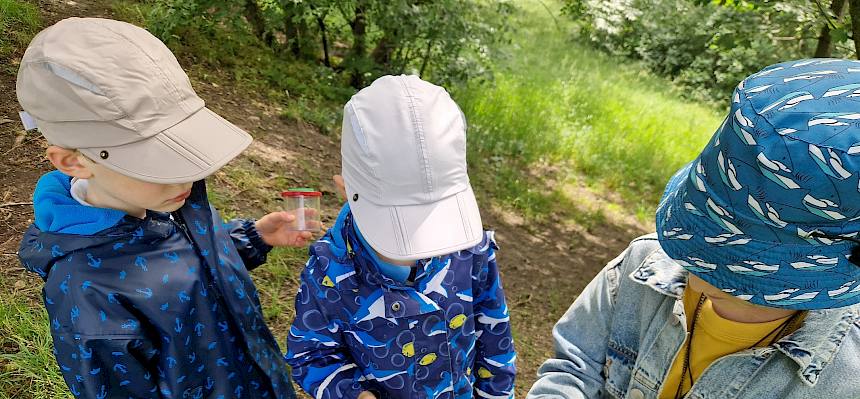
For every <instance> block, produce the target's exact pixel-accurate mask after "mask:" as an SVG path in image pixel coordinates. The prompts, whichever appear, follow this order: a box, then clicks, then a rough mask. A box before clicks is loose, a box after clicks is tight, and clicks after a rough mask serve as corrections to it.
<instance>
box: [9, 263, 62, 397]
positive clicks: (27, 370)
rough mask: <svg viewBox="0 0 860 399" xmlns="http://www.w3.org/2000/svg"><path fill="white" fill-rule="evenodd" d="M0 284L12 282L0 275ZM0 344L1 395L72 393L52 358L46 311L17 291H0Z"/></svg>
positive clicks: (57, 395) (56, 394) (60, 394)
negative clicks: (0, 292) (35, 305)
mask: <svg viewBox="0 0 860 399" xmlns="http://www.w3.org/2000/svg"><path fill="white" fill-rule="evenodd" d="M0 285H2V286H5V287H10V286H11V282H10V281H7V280H5V279H3V278H0ZM0 348H2V350H0V396H2V395H5V396H3V397H8V398H32V399H57V398H68V397H71V395H69V391H68V388H66V384H65V382H63V378H62V375H61V374H60V369H59V368H58V367H57V362H56V360H55V359H54V354H53V344H52V343H51V333H50V331H48V319H47V313H46V312H45V310H44V308H42V307H41V306H38V307H34V305H33V302H32V299H28V298H27V297H25V296H23V295H21V293H20V291H16V293H15V294H13V293H11V292H3V293H2V295H0Z"/></svg>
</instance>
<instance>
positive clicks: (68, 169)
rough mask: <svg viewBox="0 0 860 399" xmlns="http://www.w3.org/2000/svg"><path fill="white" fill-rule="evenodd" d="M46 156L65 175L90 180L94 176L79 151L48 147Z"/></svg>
mask: <svg viewBox="0 0 860 399" xmlns="http://www.w3.org/2000/svg"><path fill="white" fill-rule="evenodd" d="M46 155H47V157H48V160H49V161H51V164H53V165H54V167H55V168H57V170H59V171H60V172H63V174H66V175H68V176H71V177H77V178H78V179H89V178H91V177H92V176H93V172H92V170H90V167H89V165H88V164H87V162H86V161H85V159H86V158H85V157H84V155H83V154H81V153H80V152H78V151H75V150H69V149H66V148H62V147H57V146H55V145H52V146H50V147H48V151H47V154H46Z"/></svg>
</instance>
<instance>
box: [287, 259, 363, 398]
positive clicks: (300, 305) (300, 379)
mask: <svg viewBox="0 0 860 399" xmlns="http://www.w3.org/2000/svg"><path fill="white" fill-rule="evenodd" d="M316 262H317V257H316V256H312V257H311V260H310V262H309V265H308V267H309V268H311V267H313V266H314V263H316ZM313 278H314V277H313V275H312V274H311V273H309V272H308V269H307V268H306V269H305V271H304V272H303V273H302V276H301V282H300V286H299V292H298V294H297V295H296V319H295V321H293V325H292V326H291V327H290V334H289V337H288V338H287V355H286V360H287V363H288V364H289V365H290V367H291V368H292V371H293V373H292V375H293V379H294V381H296V383H298V384H299V385H300V386H301V387H302V389H304V390H305V392H307V393H309V394H310V395H311V396H312V397H314V398H326V399H335V398H344V399H355V398H357V397H358V395H359V394H360V393H361V392H363V391H367V390H372V387H371V386H370V384H368V383H367V382H366V381H361V380H362V372H361V369H360V368H359V367H358V365H356V363H355V361H353V359H352V357H351V355H350V354H349V352H348V351H347V350H346V348H345V346H344V342H343V337H342V335H341V333H340V331H341V327H342V326H341V325H340V321H338V320H331V319H330V317H328V316H327V315H326V313H327V312H326V310H325V309H324V308H323V307H322V306H321V304H320V301H319V297H318V296H317V295H319V294H324V293H323V292H321V290H322V289H324V288H323V287H321V286H320V285H319V284H320V282H315V281H313Z"/></svg>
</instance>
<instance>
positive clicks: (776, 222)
mask: <svg viewBox="0 0 860 399" xmlns="http://www.w3.org/2000/svg"><path fill="white" fill-rule="evenodd" d="M761 204H762V203H759V202H758V200H756V199H755V198H753V196H752V195H748V196H747V205H749V207H750V209H751V210H752V211H753V214H755V215H756V217H758V218H759V219H760V220H761V221H762V222H764V223H765V224H768V225H771V226H773V227H776V228H779V229H781V228H783V227H785V226H787V225H788V222H785V221H783V220H781V219H780V218H779V212H777V211H776V209H774V208H773V207H772V206H770V204H768V203H766V202H765V203H764V208H762V205H761ZM765 208H766V209H767V211H765Z"/></svg>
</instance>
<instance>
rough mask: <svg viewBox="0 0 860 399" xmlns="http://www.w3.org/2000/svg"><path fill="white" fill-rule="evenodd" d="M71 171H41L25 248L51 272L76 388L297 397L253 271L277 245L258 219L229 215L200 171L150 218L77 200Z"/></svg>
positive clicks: (82, 392) (56, 322) (58, 337)
mask: <svg viewBox="0 0 860 399" xmlns="http://www.w3.org/2000/svg"><path fill="white" fill-rule="evenodd" d="M69 181H70V179H69V178H68V177H67V176H65V175H62V174H61V173H59V172H51V173H48V174H46V175H45V176H43V177H42V179H40V181H39V183H38V185H37V187H36V192H35V193H34V204H35V207H36V223H35V224H34V225H33V226H31V227H30V229H29V230H28V231H27V232H26V233H25V235H24V238H23V241H22V243H21V248H20V251H19V256H20V259H21V262H22V263H23V265H24V266H25V267H26V268H27V269H28V270H30V271H33V272H35V273H38V274H39V275H40V276H41V277H42V278H43V279H44V280H45V286H44V289H43V296H44V301H45V307H46V308H47V311H48V316H49V318H50V323H51V334H52V336H53V340H54V347H55V355H56V358H57V362H58V363H59V366H60V369H61V370H62V374H63V377H64V378H65V381H66V384H68V386H69V389H70V390H71V392H72V393H73V394H74V395H75V396H76V397H80V398H95V399H103V398H122V399H126V398H213V399H217V398H273V399H274V398H279V399H287V398H294V397H295V394H294V392H293V389H292V386H291V384H290V381H289V375H288V372H287V368H286V365H285V363H284V360H283V356H282V354H281V352H280V349H279V348H278V345H277V342H276V340H275V338H274V337H273V336H272V334H271V332H270V331H269V329H268V328H267V327H266V324H265V323H264V321H263V315H262V312H261V309H260V302H259V299H258V296H257V291H256V289H255V287H254V284H253V283H252V281H251V279H250V276H249V275H248V270H249V269H251V268H253V267H255V266H258V265H260V264H262V263H263V262H265V260H266V254H267V253H268V251H269V250H270V249H271V247H269V246H267V245H266V244H265V243H264V242H263V241H262V239H261V238H260V237H259V235H258V233H257V232H256V230H255V228H254V223H253V222H252V221H249V220H234V221H231V222H229V223H223V222H222V221H221V219H220V217H219V216H218V214H217V212H216V211H215V209H214V208H212V207H211V206H210V205H209V202H208V199H207V197H206V187H205V184H204V182H203V181H200V182H197V183H195V184H194V187H193V189H192V194H191V197H189V198H188V200H187V201H186V204H185V206H183V208H182V209H180V210H178V211H176V212H174V213H173V214H172V215H171V214H167V213H160V212H149V213H148V214H147V216H146V218H145V219H137V218H133V217H130V216H126V215H125V214H124V213H122V212H118V211H110V210H104V209H99V208H93V207H86V206H83V205H80V204H78V203H77V201H75V200H74V199H73V198H71V196H70V194H69ZM102 228H103V229H102ZM95 230H100V231H95Z"/></svg>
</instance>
